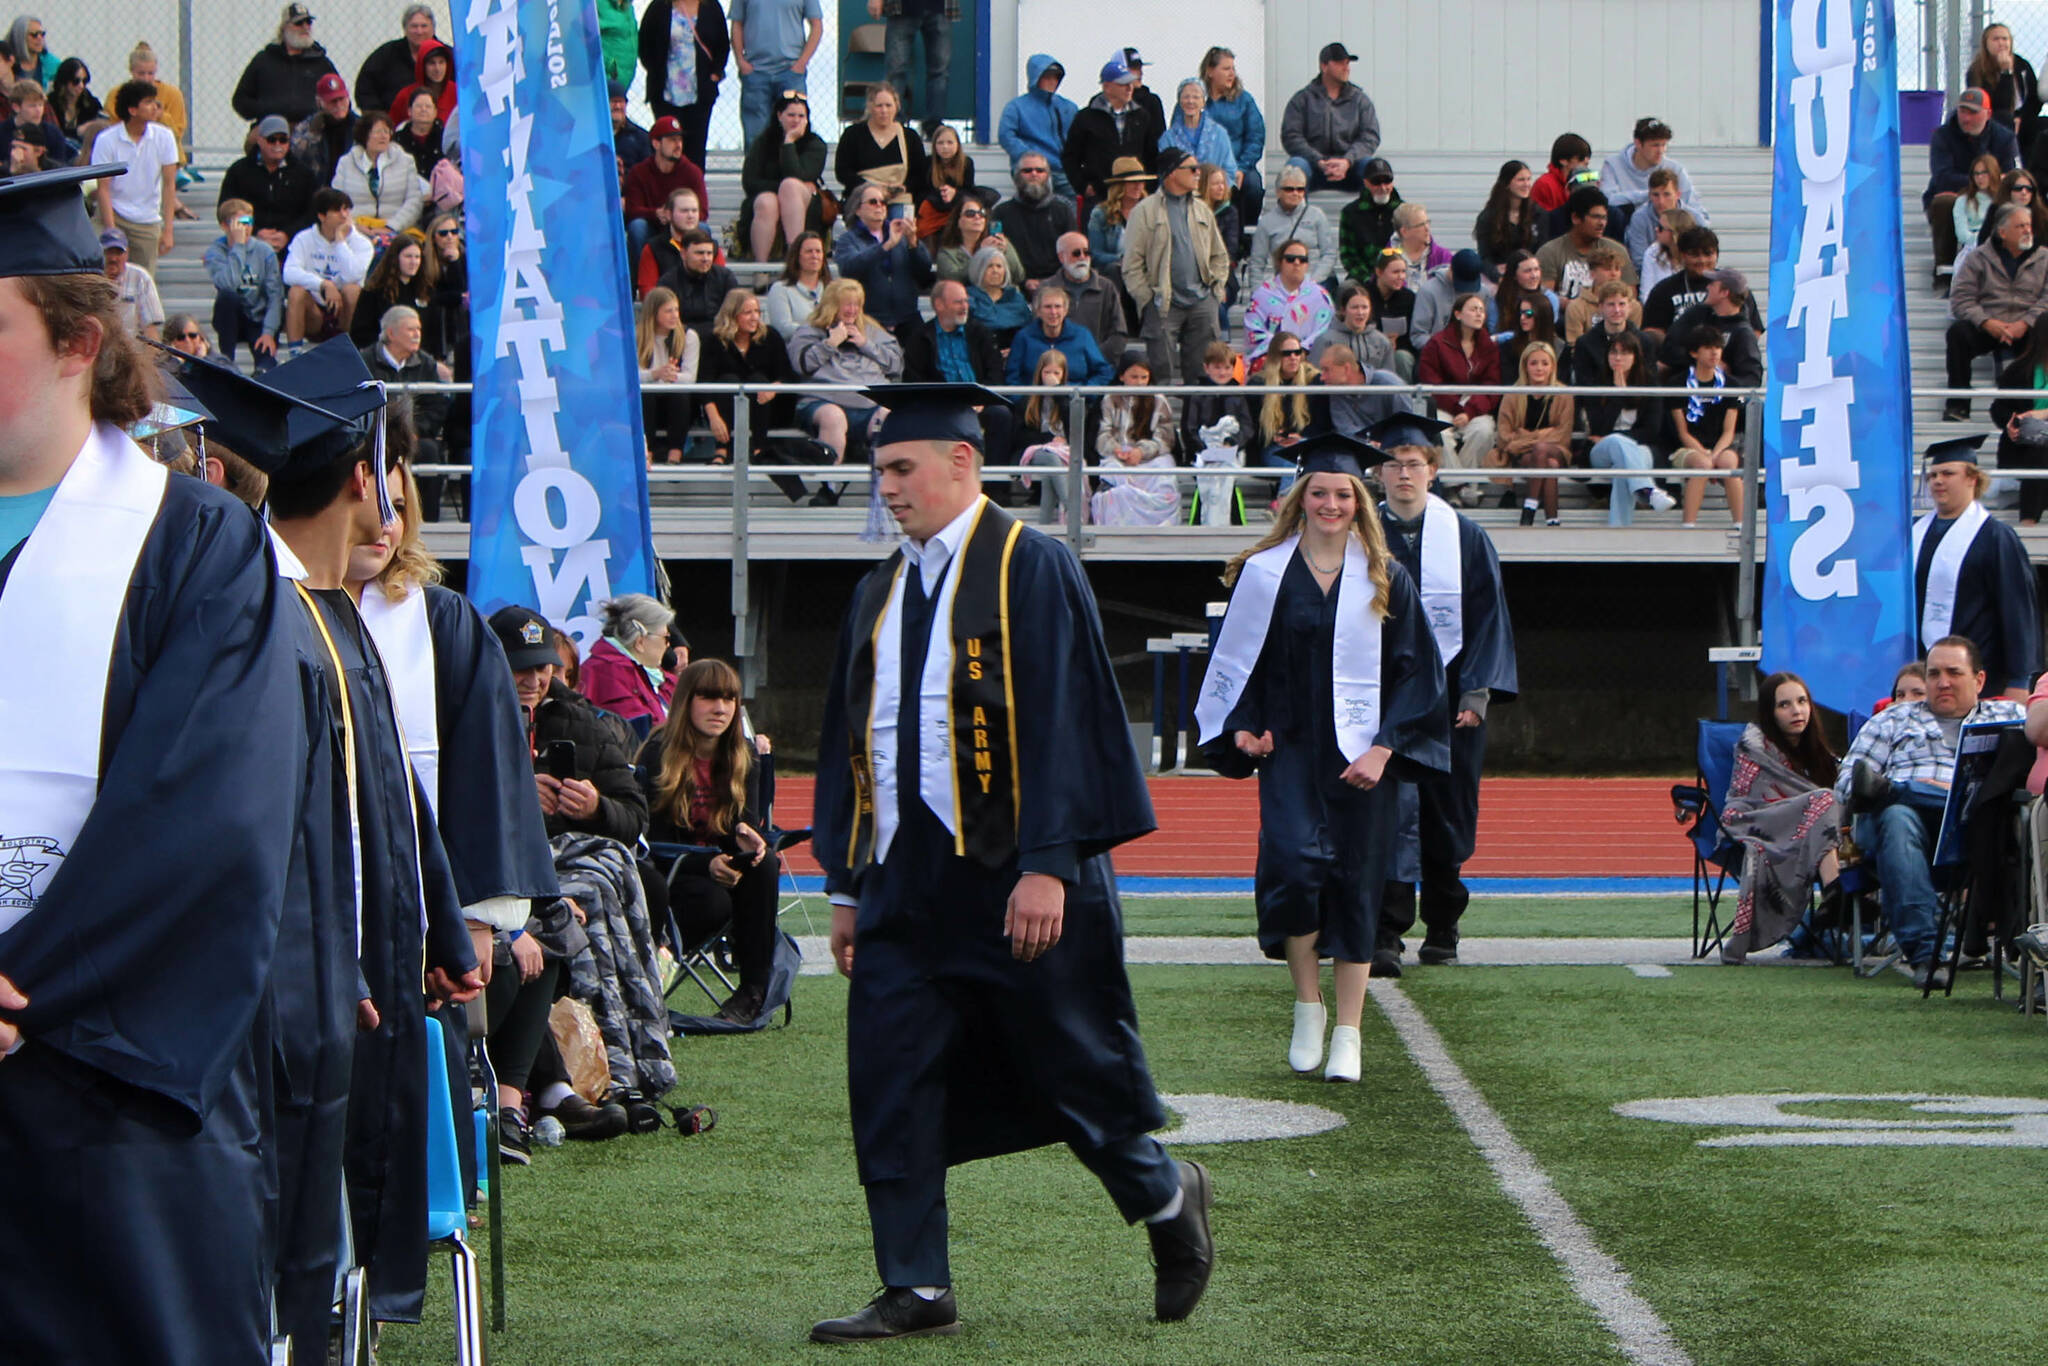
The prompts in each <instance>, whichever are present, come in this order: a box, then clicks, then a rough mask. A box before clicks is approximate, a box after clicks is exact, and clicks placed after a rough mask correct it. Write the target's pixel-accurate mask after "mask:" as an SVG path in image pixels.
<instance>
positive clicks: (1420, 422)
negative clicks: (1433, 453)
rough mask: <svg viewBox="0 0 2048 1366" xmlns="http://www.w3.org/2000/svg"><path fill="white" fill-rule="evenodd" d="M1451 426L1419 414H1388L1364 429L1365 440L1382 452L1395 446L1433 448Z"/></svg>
mask: <svg viewBox="0 0 2048 1366" xmlns="http://www.w3.org/2000/svg"><path fill="white" fill-rule="evenodd" d="M1450 425H1451V424H1450V423H1448V422H1440V421H1438V420H1437V419H1436V418H1433V417H1424V416H1423V415H1422V414H1420V413H1389V414H1388V415H1387V416H1385V417H1383V418H1381V419H1380V420H1379V421H1377V422H1375V423H1373V424H1372V426H1370V427H1368V428H1366V429H1365V436H1366V439H1367V440H1369V441H1371V442H1372V444H1373V445H1375V446H1378V447H1379V448H1380V449H1381V450H1383V451H1391V450H1392V449H1394V447H1396V446H1434V445H1436V444H1437V436H1438V434H1439V433H1441V432H1442V431H1443V430H1444V429H1445V428H1447V427H1449V426H1450Z"/></svg>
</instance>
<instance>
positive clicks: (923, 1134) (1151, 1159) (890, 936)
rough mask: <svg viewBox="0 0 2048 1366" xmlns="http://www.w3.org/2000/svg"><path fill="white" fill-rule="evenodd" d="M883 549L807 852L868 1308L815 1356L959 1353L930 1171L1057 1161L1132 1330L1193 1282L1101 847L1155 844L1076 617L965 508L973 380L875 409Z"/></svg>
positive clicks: (1112, 706)
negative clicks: (1090, 1208)
mask: <svg viewBox="0 0 2048 1366" xmlns="http://www.w3.org/2000/svg"><path fill="white" fill-rule="evenodd" d="M866 396H867V397H868V399H869V400H870V401H871V402H874V403H876V404H879V405H881V406H882V407H884V408H887V409H888V410H889V413H888V416H887V418H886V419H885V420H884V422H883V425H882V428H881V431H880V433H879V434H878V436H877V438H876V441H875V456H874V462H875V472H876V477H877V479H878V480H879V481H880V484H881V497H882V500H883V502H884V503H885V504H886V505H887V507H888V509H889V511H890V512H891V513H892V514H894V516H895V518H896V521H897V522H898V524H899V525H900V526H901V527H902V529H903V535H904V539H903V543H902V545H901V547H899V548H898V549H897V550H896V551H895V553H893V554H891V555H890V556H889V558H888V559H887V560H885V561H884V562H883V563H882V564H881V565H880V566H879V567H877V568H876V569H874V570H873V571H871V572H870V573H869V574H868V575H867V577H866V578H864V579H862V580H861V582H860V586H859V587H858V588H857V589H856V590H855V592H854V600H853V605H852V608H851V610H850V612H849V614H848V617H847V620H846V624H845V627H844V629H843V631H842V633H841V635H840V640H839V655H838V659H837V662H836V663H835V665H834V667H833V671H832V679H831V684H830V687H829V690H828V693H827V697H826V706H825V722H824V734H823V737H822V739H821V740H820V742H819V750H818V787H817V798H816V810H815V822H816V830H815V834H814V836H813V839H812V847H813V848H814V849H815V850H816V851H817V854H818V859H819V862H820V863H821V864H823V865H824V869H825V887H826V891H827V892H828V893H829V894H830V896H831V899H832V937H831V947H832V954H833V958H834V960H835V961H836V962H837V964H838V967H839V970H840V971H841V972H842V973H844V974H846V976H847V977H848V978H849V979H850V982H851V986H850V988H849V990H848V993H847V1005H846V1026H847V1027H846V1035H847V1076H848V1090H849V1093H850V1099H851V1103H852V1106H851V1108H852V1117H853V1133H854V1148H855V1152H856V1153H857V1155H858V1157H859V1160H860V1179H861V1184H862V1185H863V1186H864V1187H865V1188H866V1191H867V1201H868V1218H869V1223H870V1225H871V1226H872V1229H873V1233H874V1244H875V1266H876V1269H877V1270H878V1271H879V1272H880V1274H881V1279H882V1284H883V1287H884V1288H883V1290H882V1293H881V1294H879V1295H877V1296H876V1297H875V1298H874V1299H873V1300H872V1301H871V1302H869V1303H868V1304H867V1305H866V1306H865V1307H864V1308H862V1309H860V1310H859V1311H858V1312H856V1313H853V1314H850V1315H848V1316H847V1317H845V1318H838V1319H830V1320H827V1321H825V1322H823V1323H820V1324H818V1325H817V1326H816V1327H814V1328H813V1329H812V1330H811V1337H812V1339H813V1340H814V1341H819V1342H859V1341H867V1340H873V1339H880V1338H896V1337H912V1336H920V1335H926V1334H943V1333H952V1332H955V1331H956V1330H957V1329H958V1326H959V1315H958V1311H957V1309H956V1307H955V1302H954V1298H953V1292H952V1288H951V1286H952V1273H951V1270H950V1267H949V1265H948V1262H947V1246H946V1245H947V1232H946V1171H947V1168H948V1167H951V1166H953V1165H955V1164H957V1163H961V1162H966V1161H970V1160H972V1159H974V1158H980V1157H992V1156H996V1155H998V1154H1002V1153H1012V1152H1020V1151H1022V1150H1024V1149H1027V1148H1036V1147H1042V1146H1044V1145H1046V1144H1049V1143H1065V1144H1067V1145H1068V1146H1069V1148H1071V1149H1072V1151H1073V1153H1074V1155H1075V1156H1076V1157H1078V1158H1080V1159H1081V1162H1082V1164H1083V1165H1084V1166H1086V1167H1087V1168H1088V1170H1089V1171H1091V1172H1093V1173H1094V1174H1095V1175H1096V1177H1097V1178H1098V1179H1100V1180H1101V1182H1102V1184H1103V1186H1104V1187H1105V1188H1106V1189H1107V1190H1108V1192H1109V1195H1110V1198H1111V1200H1112V1201H1114V1202H1115V1204H1116V1208H1117V1212H1118V1213H1119V1214H1121V1215H1122V1216H1123V1217H1124V1219H1125V1221H1126V1222H1129V1223H1133V1224H1135V1223H1139V1222H1143V1223H1144V1224H1145V1226H1146V1232H1147V1233H1148V1235H1149V1236H1150V1240H1151V1244H1152V1256H1153V1260H1154V1265H1155V1268H1156V1271H1155V1275H1154V1281H1153V1311H1154V1313H1155V1314H1156V1316H1157V1317H1158V1318H1159V1319H1161V1320H1162V1321H1172V1320H1175V1319H1183V1318H1186V1317H1187V1316H1188V1314H1189V1313H1190V1312H1192V1311H1193V1309H1194V1307H1195V1304H1196V1302H1197V1301H1198V1300H1200V1298H1201V1296H1202V1292H1203V1290H1204V1289H1205V1288H1206V1287H1207V1285H1208V1282H1209V1271H1210V1266H1211V1263H1212V1260H1213V1249H1212V1245H1211V1242H1210V1237H1209V1175H1208V1173H1207V1172H1206V1171H1205V1170H1204V1169H1203V1168H1202V1166H1201V1164H1200V1163H1197V1162H1185V1161H1176V1160H1175V1159H1174V1158H1172V1157H1171V1156H1169V1155H1168V1154H1167V1152H1166V1149H1165V1148H1164V1147H1162V1146H1161V1145H1160V1143H1159V1141H1158V1140H1157V1139H1155V1138H1153V1137H1152V1136H1151V1135H1152V1131H1153V1130H1154V1129H1157V1128H1159V1127H1160V1125H1161V1124H1162V1123H1164V1120H1165V1116H1164V1114H1163V1112H1162V1111H1161V1109H1160V1105H1159V1097H1158V1095H1157V1094H1156V1093H1155V1092H1154V1090H1153V1086H1152V1076H1151V1072H1150V1071H1149V1070H1148V1069H1147V1067H1146V1065H1145V1051H1144V1048H1143V1046H1142V1045H1141V1044H1140V1043H1139V1041H1138V1020H1137V1014H1136V1011H1135V1009H1134V1008H1133V1006H1132V1004H1131V989H1130V982H1129V980H1128V979H1127V978H1126V976H1125V974H1124V940H1123V916H1122V911H1121V908H1120V906H1119V904H1118V901H1117V891H1116V877H1115V874H1114V872H1113V871H1112V870H1111V868H1110V861H1109V850H1110V849H1111V848H1113V847H1114V846H1116V845H1118V844H1121V843H1123V842H1124V841H1126V840H1131V839H1135V838H1137V837H1138V836H1140V835H1143V834H1146V833H1148V832H1150V831H1151V830H1152V829H1153V819H1152V802H1151V799H1150V796H1149V795H1148V794H1147V792H1146V789H1145V781H1144V777H1143V774H1142V772H1141V771H1140V769H1139V766H1138V754H1137V749H1136V747H1135V746H1134V745H1133V744H1132V742H1131V734H1130V727H1129V725H1128V724H1127V722H1126V719H1125V713H1124V707H1123V699H1122V697H1121V696H1120V695H1119V694H1118V692H1117V686H1116V679H1115V677H1114V675H1113V674H1112V673H1111V671H1110V664H1109V654H1108V651H1107V650H1106V649H1105V648H1104V646H1103V642H1102V626H1101V623H1100V621H1099V620H1098V619H1097V617H1096V613H1095V600H1094V596H1093V594H1092V593H1091V592H1090V590H1089V587H1088V581H1087V579H1086V578H1085V577H1084V576H1083V575H1082V573H1081V566H1080V565H1079V563H1078V562H1076V561H1075V559H1074V557H1073V555H1072V553H1071V552H1069V551H1068V549H1067V548H1066V547H1065V546H1064V545H1063V544H1061V543H1060V542H1059V541H1057V540H1054V539H1052V538H1050V537H1047V536H1045V535H1042V534H1041V533H1039V532H1038V531H1036V530H1034V529H1032V528H1030V527H1026V526H1024V525H1023V524H1022V523H1020V522H1018V521H1017V520H1016V519H1015V518H1013V517H1011V516H1010V515H1009V514H1008V513H1006V512H1004V511H1003V510H1002V509H1001V508H999V507H996V506H995V505H994V504H993V503H991V502H989V501H988V499H986V498H984V497H982V494H981V454H982V452H981V442H982V434H981V424H980V422H979V421H978V420H977V419H976V416H975V408H976V407H978V406H981V405H985V404H990V403H1001V402H1002V401H1003V400H1002V399H1001V397H1000V396H998V395H996V394H994V393H991V392H990V391H988V390H986V389H982V388H980V387H979V386H977V385H958V384H931V385H923V384H920V385H892V386H890V387H887V388H877V389H870V390H868V391H866Z"/></svg>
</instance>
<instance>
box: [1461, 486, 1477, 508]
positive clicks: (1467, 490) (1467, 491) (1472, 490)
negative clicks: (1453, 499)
mask: <svg viewBox="0 0 2048 1366" xmlns="http://www.w3.org/2000/svg"><path fill="white" fill-rule="evenodd" d="M1480 497H1481V494H1480V491H1479V485H1477V484H1460V485H1459V486H1458V502H1459V504H1460V505H1462V506H1464V507H1468V508H1476V507H1478V506H1479V499H1480Z"/></svg>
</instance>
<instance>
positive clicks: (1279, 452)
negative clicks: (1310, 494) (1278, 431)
mask: <svg viewBox="0 0 2048 1366" xmlns="http://www.w3.org/2000/svg"><path fill="white" fill-rule="evenodd" d="M1259 463H1260V464H1261V465H1264V466H1266V467H1267V468H1268V469H1275V470H1286V471H1287V473H1286V474H1285V475H1283V476H1281V479H1280V496H1281V497H1282V498H1285V497H1286V496H1287V491H1288V490H1289V489H1291V488H1293V487H1294V467H1295V465H1296V464H1297V463H1299V462H1298V460H1297V458H1296V456H1295V454H1294V447H1292V446H1283V445H1281V444H1280V443H1279V442H1277V441H1276V442H1274V443H1273V444H1272V445H1270V446H1268V447H1266V449H1264V450H1263V451H1260V452H1259Z"/></svg>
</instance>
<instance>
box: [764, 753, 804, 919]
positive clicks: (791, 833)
mask: <svg viewBox="0 0 2048 1366" xmlns="http://www.w3.org/2000/svg"><path fill="white" fill-rule="evenodd" d="M755 764H756V765H757V767H758V770H759V773H760V777H759V778H758V779H757V780H756V784H755V791H756V792H757V793H758V794H759V798H760V802H761V823H762V824H763V825H765V826H766V827H767V829H765V830H763V831H762V832H761V837H762V838H763V839H765V840H767V841H768V847H769V848H770V849H773V850H774V851H775V855H776V857H777V858H780V859H782V899H781V900H780V901H779V902H777V903H776V907H775V919H776V922H777V923H778V924H779V923H780V922H781V920H782V917H783V916H785V915H787V914H789V913H790V912H791V911H796V912H798V913H799V914H801V915H802V916H803V918H804V929H805V930H806V931H807V932H809V933H811V934H816V933H817V932H818V928H817V926H816V925H814V924H812V923H811V908H810V906H809V905H808V904H807V903H806V902H805V901H804V896H803V893H802V892H801V891H799V890H797V885H796V874H795V873H793V872H791V871H790V867H789V860H788V859H786V858H782V855H783V853H784V851H786V850H789V849H794V848H796V846H798V845H799V844H806V843H808V842H809V841H810V838H811V827H809V826H808V825H807V826H805V827H803V829H801V830H784V829H782V828H781V827H779V826H778V825H776V824H775V752H774V751H773V750H770V751H769V752H768V753H766V754H758V755H756V756H755Z"/></svg>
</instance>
